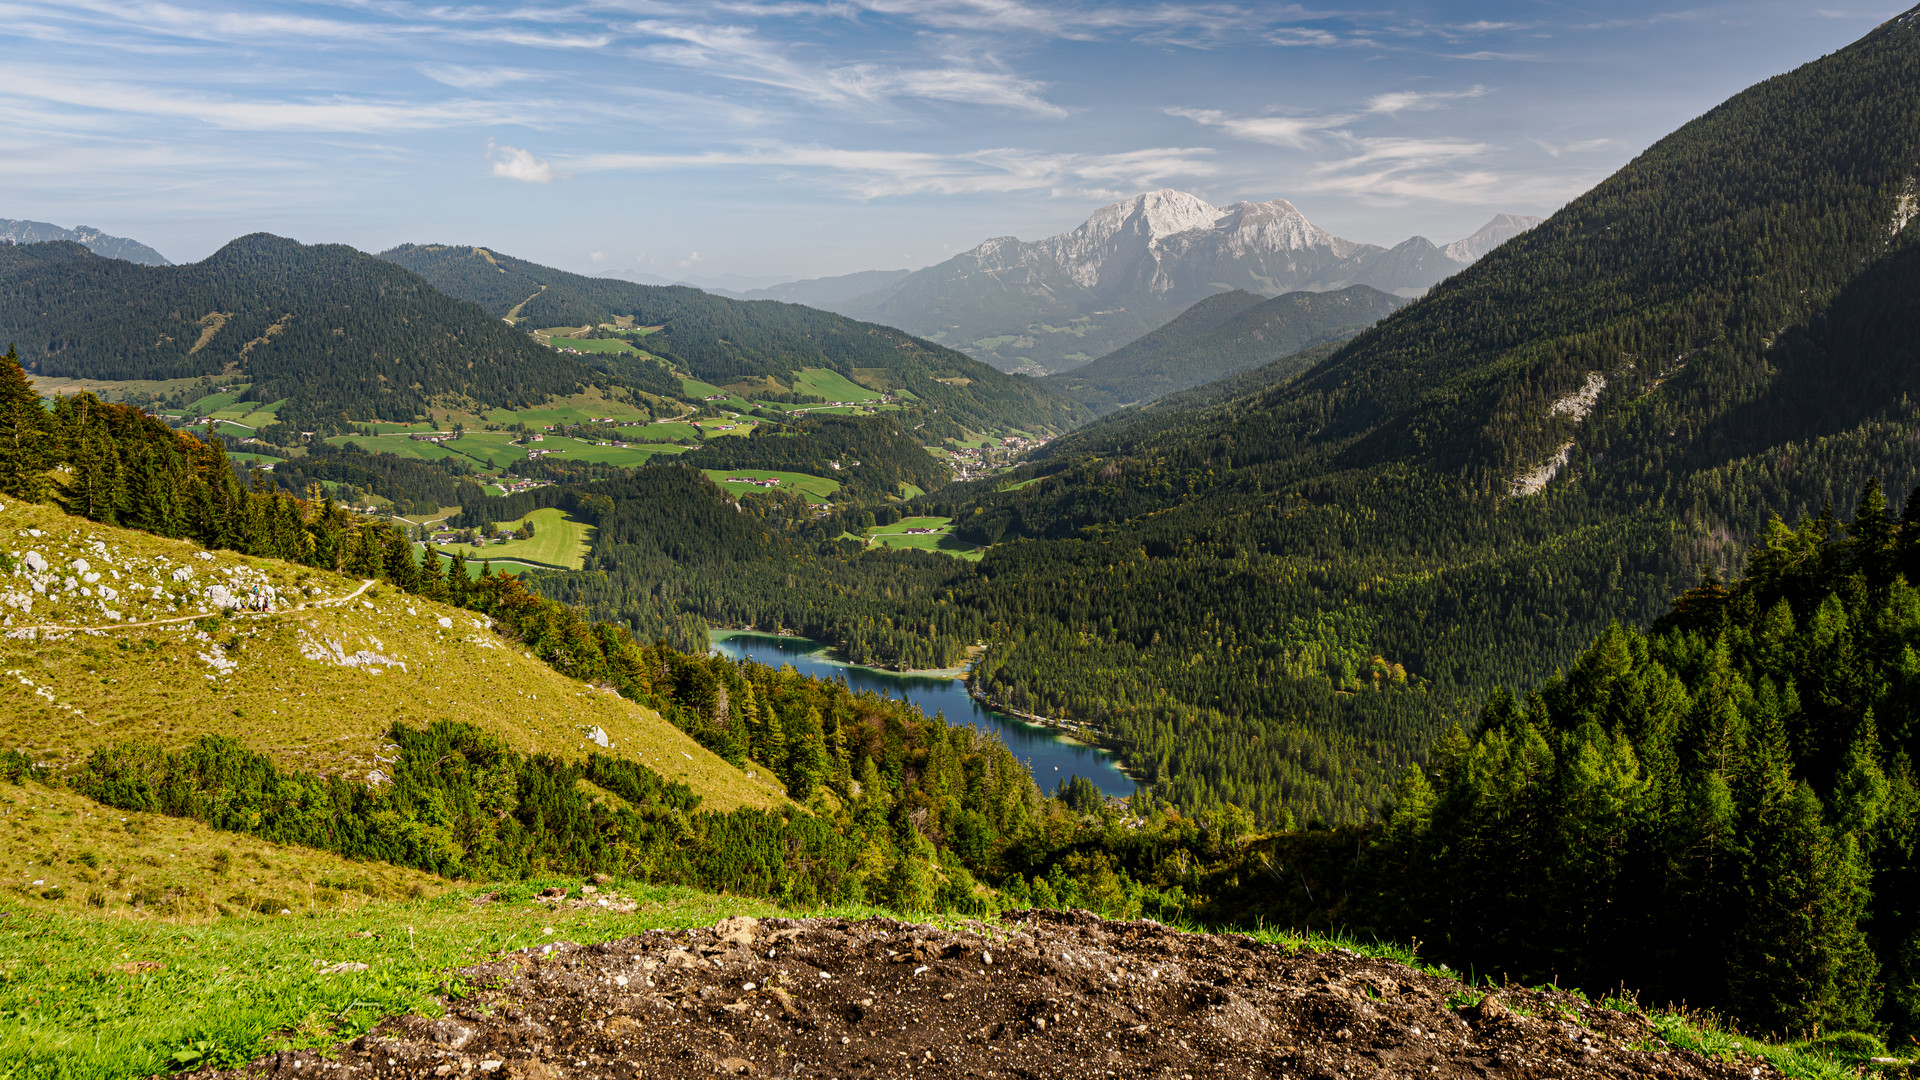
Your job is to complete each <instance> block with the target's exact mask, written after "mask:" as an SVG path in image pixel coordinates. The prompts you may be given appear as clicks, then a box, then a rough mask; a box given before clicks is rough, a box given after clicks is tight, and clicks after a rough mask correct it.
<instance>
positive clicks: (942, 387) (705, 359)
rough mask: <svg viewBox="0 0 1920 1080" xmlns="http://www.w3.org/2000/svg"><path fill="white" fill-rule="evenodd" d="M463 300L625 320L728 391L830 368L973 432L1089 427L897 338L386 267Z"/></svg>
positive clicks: (512, 277)
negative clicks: (901, 395) (653, 329)
mask: <svg viewBox="0 0 1920 1080" xmlns="http://www.w3.org/2000/svg"><path fill="white" fill-rule="evenodd" d="M380 257H381V258H383V259H387V260H389V261H392V262H394V263H397V264H399V265H401V266H405V267H407V268H408V269H410V270H413V271H415V272H417V273H419V274H420V275H421V276H423V277H425V278H426V279H427V280H428V281H430V282H432V283H433V284H434V286H435V287H436V288H439V289H441V290H443V291H445V292H447V293H449V294H451V295H453V296H458V297H460V298H462V299H465V300H471V301H473V302H474V303H476V304H479V305H480V306H481V307H484V308H486V309H487V310H488V311H489V312H491V313H493V314H494V315H496V316H500V317H506V316H507V315H509V314H512V315H513V317H514V320H515V321H516V323H518V324H519V325H523V326H529V327H551V326H582V325H599V324H601V323H608V322H612V321H613V320H614V319H615V317H616V316H618V317H631V318H632V319H633V320H634V322H635V323H636V324H638V325H641V326H660V327H661V328H662V329H661V330H660V331H659V332H658V333H655V334H649V335H647V337H646V338H645V340H644V344H645V347H646V349H647V350H648V351H649V352H651V353H653V354H655V355H657V356H660V357H662V358H664V359H666V360H668V361H670V362H671V363H672V364H673V365H674V366H676V367H678V368H680V369H682V370H684V371H686V372H687V373H688V374H691V375H692V376H693V377H694V378H697V379H702V380H704V381H707V382H710V383H715V384H718V385H726V384H729V383H734V382H738V381H741V380H752V379H764V378H773V379H777V380H781V381H783V382H784V381H787V380H790V379H791V378H792V375H793V373H794V372H796V371H799V370H801V369H802V368H830V369H832V370H834V371H837V372H839V373H840V374H842V375H844V376H846V377H848V378H850V379H853V380H854V381H856V382H860V383H862V384H863V385H867V386H870V387H872V388H873V389H876V390H887V391H896V392H897V391H904V392H906V393H907V394H908V395H911V397H912V398H915V399H918V400H919V401H921V402H924V403H925V405H926V412H927V413H928V415H929V416H930V417H935V418H944V419H946V420H950V421H952V422H954V423H957V424H959V425H962V426H965V427H971V428H975V429H983V428H989V427H995V428H998V427H1015V428H1025V429H1029V430H1031V429H1041V430H1045V431H1048V432H1058V431H1064V430H1066V429H1067V428H1069V427H1072V426H1074V425H1075V424H1077V423H1080V422H1082V421H1083V420H1085V419H1086V418H1087V416H1088V413H1087V412H1086V410H1085V409H1084V408H1083V407H1082V406H1080V405H1079V404H1078V403H1076V402H1074V401H1072V400H1071V399H1069V398H1066V397H1063V396H1061V395H1059V394H1057V393H1055V392H1053V391H1052V390H1050V389H1048V388H1045V387H1042V386H1040V385H1039V384H1037V383H1035V382H1034V381H1033V380H1031V379H1021V378H1016V377H1014V376H1011V375H1007V374H1004V373H1002V372H1000V371H997V370H995V369H993V368H991V367H988V366H987V365H985V364H982V363H980V362H978V361H976V360H973V359H970V358H969V357H967V356H966V355H964V354H962V353H957V352H954V351H953V350H951V349H947V348H943V347H941V346H938V345H933V344H930V343H928V342H925V341H921V340H919V339H918V338H915V337H912V336H910V335H908V334H906V333H903V332H902V331H899V330H895V329H893V328H892V327H888V326H876V325H873V324H871V323H862V322H856V321H854V320H852V319H849V318H847V317H845V316H843V315H835V314H832V313H831V312H826V311H820V310H818V309H816V308H809V307H801V306H799V305H797V304H784V303H779V302H777V301H770V300H758V301H744V300H730V299H728V298H726V297H723V296H715V295H713V294H711V293H706V292H702V291H700V290H699V289H693V288H687V287H684V286H660V285H640V284H637V283H635V282H631V281H621V280H619V279H617V278H595V277H585V276H583V275H580V274H569V273H567V272H565V271H563V270H555V269H553V268H551V267H546V266H540V265H537V264H535V263H530V262H527V261H526V260H524V259H516V258H513V257H512V256H509V255H502V254H500V253H499V252H496V251H489V250H487V249H485V248H477V247H458V246H448V245H442V244H405V245H402V246H400V247H397V248H394V249H392V250H391V251H387V252H383V253H382V254H381V256H380Z"/></svg>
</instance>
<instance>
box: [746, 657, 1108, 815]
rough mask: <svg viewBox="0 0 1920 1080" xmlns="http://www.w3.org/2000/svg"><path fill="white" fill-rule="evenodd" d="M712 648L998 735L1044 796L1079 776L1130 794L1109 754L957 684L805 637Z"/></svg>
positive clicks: (1097, 784) (956, 680)
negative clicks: (857, 663) (834, 653)
mask: <svg viewBox="0 0 1920 1080" xmlns="http://www.w3.org/2000/svg"><path fill="white" fill-rule="evenodd" d="M714 637H715V640H714V643H713V649H714V651H715V652H717V653H719V654H720V655H722V656H725V657H729V658H731V659H734V660H752V661H753V662H755V663H758V664H766V665H767V666H769V667H776V668H777V667H779V666H781V665H782V664H792V665H793V666H794V668H795V669H796V670H798V671H799V672H800V673H801V674H803V675H813V676H818V677H820V678H823V679H833V678H843V679H845V680H846V681H847V686H848V687H850V688H852V689H853V690H854V691H855V692H858V691H861V690H872V691H874V692H876V693H880V694H885V695H886V696H888V697H894V698H904V699H906V700H907V701H910V702H912V703H913V704H915V705H917V706H919V707H920V711H922V712H924V713H926V714H927V715H928V716H932V715H934V714H935V713H940V712H944V713H946V715H947V722H948V723H952V724H972V725H974V726H975V727H978V728H981V729H982V730H985V731H990V732H992V733H993V734H995V735H998V736H999V737H1000V738H1001V740H1002V741H1004V742H1005V743H1006V744H1007V749H1009V750H1011V751H1013V756H1015V757H1017V758H1019V759H1020V760H1021V761H1024V762H1026V763H1027V765H1028V767H1029V768H1031V769H1032V770H1033V778H1034V780H1036V781H1038V782H1039V784H1040V786H1041V787H1042V788H1043V789H1045V790H1046V791H1048V792H1052V791H1053V789H1054V788H1055V787H1056V786H1058V785H1059V783H1060V781H1062V780H1066V779H1069V778H1071V777H1074V776H1084V777H1086V778H1087V779H1088V780H1091V781H1093V783H1094V785H1095V786H1097V787H1098V788H1099V789H1100V790H1101V791H1104V792H1106V793H1107V794H1109V795H1122V796H1124V795H1131V794H1133V781H1132V780H1130V779H1128V778H1127V775H1126V774H1125V773H1122V772H1121V771H1120V769H1119V768H1118V767H1117V766H1116V765H1115V764H1114V759H1113V756H1112V755H1111V754H1108V753H1106V752H1104V751H1102V750H1097V749H1095V748H1093V747H1091V746H1085V745H1082V744H1080V743H1076V742H1070V741H1068V740H1066V739H1064V738H1062V737H1061V736H1060V735H1058V734H1056V733H1055V732H1054V731H1053V730H1052V729H1051V728H1045V727H1036V726H1034V725H1031V724H1024V723H1021V722H1020V721H1019V720H1016V719H1014V718H1013V717H1011V716H1007V715H1005V714H1003V713H997V712H994V711H993V710H992V709H987V708H983V707H982V706H981V705H980V703H979V702H977V701H975V700H973V697H972V696H971V695H969V694H968V693H967V688H966V685H965V684H964V683H962V682H961V681H960V680H959V679H933V678H927V677H926V676H921V675H896V674H894V673H893V672H890V671H876V670H874V669H872V668H863V667H854V666H853V665H851V664H843V663H841V662H839V661H837V660H832V659H829V658H828V656H827V650H826V646H824V645H821V644H820V643H819V642H816V641H809V640H807V639H806V638H796V637H777V636H775V635H772V634H731V635H727V636H724V637H723V636H721V635H720V634H719V633H716V634H715V635H714Z"/></svg>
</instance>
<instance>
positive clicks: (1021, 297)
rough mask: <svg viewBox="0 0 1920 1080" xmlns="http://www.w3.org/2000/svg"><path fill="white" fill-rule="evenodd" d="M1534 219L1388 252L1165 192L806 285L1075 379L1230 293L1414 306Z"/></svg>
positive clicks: (1252, 205)
mask: <svg viewBox="0 0 1920 1080" xmlns="http://www.w3.org/2000/svg"><path fill="white" fill-rule="evenodd" d="M1539 220H1540V219H1538V218H1528V217H1522V216H1520V215H1514V214H1502V215H1499V216H1498V217H1496V218H1494V219H1493V220H1492V221H1490V222H1488V224H1487V225H1486V226H1485V227H1483V228H1482V229H1481V230H1480V231H1479V232H1476V233H1475V234H1474V235H1473V236H1471V237H1468V238H1466V239H1463V240H1459V241H1456V242H1454V243H1453V244H1450V245H1448V247H1447V248H1446V249H1442V248H1440V247H1437V246H1435V245H1434V244H1433V243H1432V242H1431V241H1429V240H1427V239H1425V238H1424V237H1418V236H1416V237H1413V238H1411V239H1409V240H1406V241H1405V242H1403V243H1401V244H1399V245H1396V246H1395V247H1392V248H1383V247H1380V246H1378V245H1375V244H1361V243H1356V242H1354V241H1351V240H1344V239H1341V238H1340V237H1337V236H1334V235H1333V234H1331V233H1329V232H1327V231H1326V230H1324V229H1322V228H1320V227H1319V226H1317V225H1315V224H1313V223H1312V222H1311V221H1309V220H1307V217H1306V215H1305V214H1303V213H1301V212H1300V210H1299V208H1298V207H1296V206H1294V205H1293V204H1292V203H1290V202H1288V201H1287V200H1285V199H1273V200H1271V201H1268V202H1241V203H1234V204H1233V205H1231V206H1226V207H1216V206H1213V205H1212V204H1210V203H1208V202H1207V201H1206V200H1204V199H1201V198H1200V197H1198V196H1196V195H1192V194H1189V193H1187V192H1184V191H1175V190H1172V189H1166V188H1163V189H1161V190H1158V191H1150V192H1147V193H1145V194H1142V195H1136V196H1134V197H1133V198H1131V199H1126V200H1123V201H1121V202H1117V203H1113V204H1111V205H1109V206H1104V207H1101V208H1100V209H1098V210H1096V211H1094V212H1093V214H1092V215H1091V216H1090V217H1088V218H1087V220H1086V221H1085V222H1084V223H1083V224H1081V225H1080V226H1079V227H1078V228H1076V229H1074V230H1072V231H1070V232H1065V233H1061V234H1059V235H1057V236H1050V237H1047V238H1045V239H1043V240H1036V241H1032V242H1028V241H1023V240H1020V239H1019V238H1017V237H1012V236H1000V237H995V238H993V239H991V240H988V241H986V242H984V243H982V244H980V245H979V246H978V247H976V248H974V249H973V250H971V251H967V252H964V253H962V254H960V255H956V256H954V257H953V258H951V259H948V260H947V261H946V262H943V263H939V264H937V265H934V266H929V267H926V268H923V269H920V270H916V271H914V272H912V273H910V274H903V275H899V276H898V277H897V279H895V280H890V281H886V282H885V283H884V284H883V285H882V286H881V287H879V288H876V289H874V290H873V291H871V292H868V293H865V294H863V295H859V296H854V297H851V298H847V299H838V298H835V297H834V296H833V295H832V293H833V292H835V291H837V290H844V288H845V286H846V285H847V284H852V283H851V282H849V281H848V280H847V279H844V278H825V279H816V280H814V281H810V282H794V283H790V284H789V285H786V286H774V287H773V288H772V289H768V290H762V292H763V293H769V294H771V293H776V292H778V291H780V290H783V289H791V288H797V287H801V286H804V287H805V288H806V289H808V290H810V292H811V294H812V295H813V296H815V297H816V299H814V300H813V301H812V302H814V303H817V304H819V305H820V306H823V307H826V308H827V309H828V310H831V311H838V312H841V313H842V314H846V315H851V316H853V317H855V318H860V319H867V320H870V321H873V322H878V323H883V324H886V325H889V326H898V327H900V328H901V329H904V330H907V331H908V332H910V333H914V334H918V335H920V336H923V337H926V338H927V339H928V340H930V341H937V342H940V343H942V344H945V345H948V346H950V347H953V348H958V349H960V350H961V351H963V352H966V353H968V354H969V355H971V356H974V357H975V358H977V359H980V360H984V361H986V362H987V363H990V364H992V365H994V366H995V367H998V368H1001V369H1002V370H1006V371H1023V372H1027V373H1030V374H1046V373H1053V372H1061V371H1070V370H1072V369H1073V368H1075V367H1077V366H1079V365H1081V364H1085V363H1087V362H1089V361H1091V360H1092V359H1093V358H1094V357H1098V356H1102V355H1105V354H1106V353H1108V352H1111V351H1113V350H1114V349H1116V348H1118V347H1120V346H1121V345H1124V344H1126V343H1127V342H1129V341H1131V340H1133V339H1135V338H1137V337H1139V336H1141V335H1142V334H1145V333H1146V332H1148V331H1149V330H1152V329H1153V328H1154V327H1156V326H1159V325H1160V324H1162V323H1164V322H1166V321H1167V320H1169V319H1171V318H1173V317H1174V316H1175V315H1177V314H1179V313H1180V312H1181V311H1183V310H1185V309H1186V308H1188V307H1190V306H1191V305H1192V304H1193V303H1195V302H1196V301H1198V300H1200V299H1201V298H1203V297H1206V296H1209V295H1212V294H1214V293H1217V292H1221V291H1224V290H1231V289H1243V290H1245V291H1247V292H1252V293H1258V294H1261V295H1264V296H1275V295H1279V294H1281V293H1287V292H1295V291H1301V290H1308V291H1314V292H1323V291H1330V290H1334V289H1342V288H1345V287H1347V286H1349V285H1370V286H1372V287H1374V288H1376V289H1379V290H1381V291H1382V292H1389V293H1394V294H1396V295H1400V296H1414V295H1418V294H1419V293H1421V292H1423V291H1425V290H1426V289H1427V288H1428V287H1430V286H1432V285H1434V284H1435V283H1437V282H1439V281H1441V280H1442V279H1444V278H1446V277H1448V276H1450V275H1451V274H1453V273H1455V272H1456V271H1458V270H1460V269H1462V268H1463V267H1465V266H1467V265H1468V264H1469V263H1471V262H1472V261H1473V260H1474V259H1477V258H1478V257H1479V256H1480V255H1482V254H1484V253H1485V252H1486V251H1488V250H1491V249H1492V248H1493V247H1494V246H1495V245H1497V244H1498V243H1499V242H1501V241H1502V240H1505V239H1507V238H1509V237H1511V236H1513V235H1516V234H1517V233H1518V232H1521V231H1524V230H1525V229H1526V228H1528V227H1531V226H1532V225H1533V224H1537V223H1538V222H1539Z"/></svg>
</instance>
